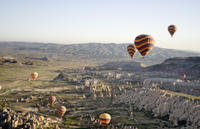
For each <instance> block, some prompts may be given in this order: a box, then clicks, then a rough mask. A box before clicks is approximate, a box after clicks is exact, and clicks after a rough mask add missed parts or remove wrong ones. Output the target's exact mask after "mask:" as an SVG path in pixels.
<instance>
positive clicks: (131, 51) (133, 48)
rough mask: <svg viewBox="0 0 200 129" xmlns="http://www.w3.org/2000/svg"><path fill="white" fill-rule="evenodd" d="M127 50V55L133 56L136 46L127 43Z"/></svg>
mask: <svg viewBox="0 0 200 129" xmlns="http://www.w3.org/2000/svg"><path fill="white" fill-rule="evenodd" d="M127 51H128V53H129V55H130V56H131V58H133V56H134V54H135V53H136V48H135V46H134V45H129V46H128V47H127Z"/></svg>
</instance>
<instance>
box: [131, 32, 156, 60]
mask: <svg viewBox="0 0 200 129" xmlns="http://www.w3.org/2000/svg"><path fill="white" fill-rule="evenodd" d="M154 44H155V41H154V39H153V37H152V36H150V35H146V34H142V35H139V36H137V37H136V38H135V46H136V48H137V50H138V51H139V52H140V54H141V55H142V56H143V57H144V56H145V55H146V54H148V53H149V52H150V51H151V50H152V49H153V47H154Z"/></svg>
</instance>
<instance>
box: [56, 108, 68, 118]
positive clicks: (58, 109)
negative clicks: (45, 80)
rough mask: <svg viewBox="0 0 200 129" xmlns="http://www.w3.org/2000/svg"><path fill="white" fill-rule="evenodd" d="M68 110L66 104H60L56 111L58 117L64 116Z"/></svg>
mask: <svg viewBox="0 0 200 129" xmlns="http://www.w3.org/2000/svg"><path fill="white" fill-rule="evenodd" d="M66 111H67V109H66V107H65V106H59V107H58V108H57V109H56V113H57V114H58V117H60V118H61V117H62V116H64V114H65V112H66Z"/></svg>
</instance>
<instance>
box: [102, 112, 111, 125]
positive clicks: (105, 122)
mask: <svg viewBox="0 0 200 129" xmlns="http://www.w3.org/2000/svg"><path fill="white" fill-rule="evenodd" d="M110 121H111V116H110V114H108V113H102V114H100V115H99V123H100V125H101V126H107V125H108V124H109V123H110Z"/></svg>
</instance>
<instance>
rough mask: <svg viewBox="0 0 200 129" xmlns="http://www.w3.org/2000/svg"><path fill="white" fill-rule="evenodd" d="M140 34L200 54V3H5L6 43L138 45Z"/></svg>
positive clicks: (1, 18) (0, 28) (2, 30)
mask: <svg viewBox="0 0 200 129" xmlns="http://www.w3.org/2000/svg"><path fill="white" fill-rule="evenodd" d="M170 24H175V25H177V27H178V31H177V33H175V35H174V38H171V37H170V35H169V33H168V31H167V27H168V25H170ZM139 34H150V35H152V36H153V37H154V39H155V40H156V46H158V47H164V48H173V49H184V50H194V51H199V52H200V0H0V41H29V42H53V43H65V44H68V43H70V44H72V43H87V42H98V43H133V42H134V39H135V37H136V36H137V35H139Z"/></svg>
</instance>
